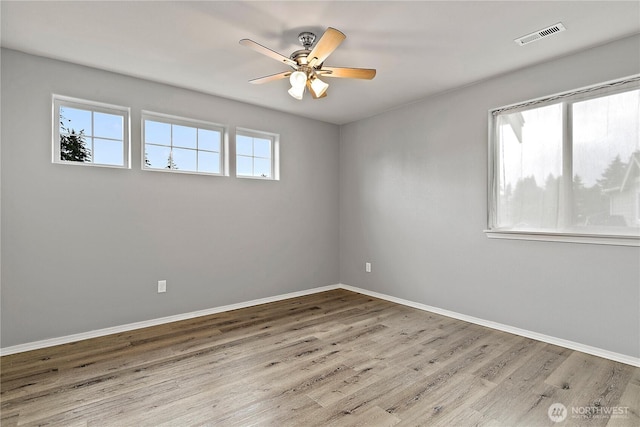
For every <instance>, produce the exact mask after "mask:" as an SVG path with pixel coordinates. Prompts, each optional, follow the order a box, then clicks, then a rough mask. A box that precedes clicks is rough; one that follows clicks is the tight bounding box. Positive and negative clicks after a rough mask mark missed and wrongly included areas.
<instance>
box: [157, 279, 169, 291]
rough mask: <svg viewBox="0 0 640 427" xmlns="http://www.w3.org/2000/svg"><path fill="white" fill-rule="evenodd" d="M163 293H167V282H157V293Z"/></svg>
mask: <svg viewBox="0 0 640 427" xmlns="http://www.w3.org/2000/svg"><path fill="white" fill-rule="evenodd" d="M163 292H167V281H166V280H158V293H159V294H161V293H163Z"/></svg>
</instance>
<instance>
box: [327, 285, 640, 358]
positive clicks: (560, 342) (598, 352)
mask: <svg viewBox="0 0 640 427" xmlns="http://www.w3.org/2000/svg"><path fill="white" fill-rule="evenodd" d="M339 287H340V288H342V289H346V290H349V291H352V292H358V293H360V294H364V295H368V296H371V297H374V298H380V299H383V300H386V301H390V302H395V303H397V304H402V305H406V306H408V307H413V308H417V309H419V310H423V311H428V312H431V313H435V314H441V315H443V316H447V317H451V318H454V319H458V320H463V321H465V322H469V323H474V324H476V325H480V326H486V327H487V328H491V329H496V330H498V331H502V332H508V333H510V334H515V335H520V336H522V337H525V338H531V339H534V340H537V341H542V342H546V343H548V344H553V345H557V346H560V347H565V348H568V349H571V350H576V351H580V352H582V353H587V354H591V355H593V356H598V357H603V358H605V359H609V360H613V361H615V362H621V363H626V364H627V365H632V366H637V367H640V357H633V356H628V355H626V354H621V353H616V352H613V351H609V350H604V349H601V348H598V347H592V346H589V345H585V344H580V343H577V342H574V341H569V340H565V339H562V338H556V337H552V336H549V335H544V334H540V333H538V332H533V331H528V330H526V329H520V328H516V327H514V326H509V325H504V324H502V323H497V322H492V321H490V320H484V319H479V318H477V317H473V316H467V315H466V314H460V313H456V312H455V311H449V310H444V309H442V308H438V307H432V306H429V305H426V304H420V303H417V302H413V301H408V300H405V299H402V298H396V297H392V296H389V295H385V294H381V293H378V292H373V291H369V290H367V289H361V288H357V287H355V286H349V285H344V284H340V285H339Z"/></svg>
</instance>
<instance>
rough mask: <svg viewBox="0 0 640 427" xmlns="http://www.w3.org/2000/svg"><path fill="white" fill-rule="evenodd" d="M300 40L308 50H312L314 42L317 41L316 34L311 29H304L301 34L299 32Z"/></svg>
mask: <svg viewBox="0 0 640 427" xmlns="http://www.w3.org/2000/svg"><path fill="white" fill-rule="evenodd" d="M298 40H299V41H300V44H301V45H302V46H303V47H304V48H305V49H306V50H311V46H313V42H315V41H316V35H315V34H313V33H311V32H309V31H303V32H301V33H300V34H298Z"/></svg>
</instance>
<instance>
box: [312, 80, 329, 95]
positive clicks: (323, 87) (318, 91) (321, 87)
mask: <svg viewBox="0 0 640 427" xmlns="http://www.w3.org/2000/svg"><path fill="white" fill-rule="evenodd" d="M328 87H329V85H328V84H326V83H325V82H323V81H322V80H320V79H318V78H315V79H313V80H312V81H311V90H313V93H314V94H315V95H316V98H320V97H321V96H322V95H324V93H325V92H326V91H327V88H328Z"/></svg>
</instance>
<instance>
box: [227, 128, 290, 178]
mask: <svg viewBox="0 0 640 427" xmlns="http://www.w3.org/2000/svg"><path fill="white" fill-rule="evenodd" d="M278 145H279V138H278V135H276V134H271V133H266V132H260V131H254V130H249V129H241V128H238V129H237V130H236V176H238V177H240V178H259V179H269V180H278V179H279V170H278V169H279V164H278V163H279V162H278Z"/></svg>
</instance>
